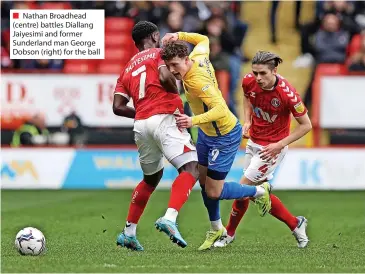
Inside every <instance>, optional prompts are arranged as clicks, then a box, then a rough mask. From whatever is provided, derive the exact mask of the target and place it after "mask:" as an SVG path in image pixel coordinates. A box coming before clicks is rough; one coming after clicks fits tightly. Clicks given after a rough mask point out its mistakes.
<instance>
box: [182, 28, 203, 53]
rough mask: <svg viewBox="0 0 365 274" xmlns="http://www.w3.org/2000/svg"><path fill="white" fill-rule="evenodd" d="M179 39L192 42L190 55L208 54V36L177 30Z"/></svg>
mask: <svg viewBox="0 0 365 274" xmlns="http://www.w3.org/2000/svg"><path fill="white" fill-rule="evenodd" d="M177 35H178V37H179V40H182V41H185V42H188V43H190V44H193V45H194V46H195V47H194V49H193V51H192V53H191V56H194V55H199V54H206V55H208V56H209V52H210V50H209V38H208V37H207V36H205V35H201V34H199V33H193V32H178V33H177Z"/></svg>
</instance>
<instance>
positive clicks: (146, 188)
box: [127, 181, 155, 224]
mask: <svg viewBox="0 0 365 274" xmlns="http://www.w3.org/2000/svg"><path fill="white" fill-rule="evenodd" d="M154 190H155V188H154V187H152V186H150V185H148V184H146V183H145V182H144V181H142V182H140V183H139V184H138V185H137V186H136V188H135V189H134V191H133V193H132V200H131V203H130V205H129V211H128V217H127V221H128V222H131V223H134V224H137V223H138V221H139V218H141V215H142V213H143V211H144V208H145V207H146V205H147V202H148V200H149V199H150V196H151V194H152V192H153V191H154Z"/></svg>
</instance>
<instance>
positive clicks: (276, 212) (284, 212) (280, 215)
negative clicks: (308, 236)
mask: <svg viewBox="0 0 365 274" xmlns="http://www.w3.org/2000/svg"><path fill="white" fill-rule="evenodd" d="M270 198H271V211H270V214H271V215H272V216H274V217H275V218H276V219H278V220H280V221H282V222H284V223H285V224H286V225H287V226H288V227H289V228H290V230H291V231H293V230H294V229H295V228H296V227H297V225H298V220H297V218H296V217H295V216H293V215H292V214H291V213H290V212H289V210H288V209H287V208H286V207H285V206H284V204H283V203H282V202H281V201H280V199H279V198H278V197H276V196H275V195H273V194H270Z"/></svg>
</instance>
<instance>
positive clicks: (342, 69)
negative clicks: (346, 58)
mask: <svg viewBox="0 0 365 274" xmlns="http://www.w3.org/2000/svg"><path fill="white" fill-rule="evenodd" d="M346 71H347V69H346V66H345V65H342V64H319V65H318V66H317V70H316V74H318V73H320V74H322V75H323V74H325V75H341V74H343V73H346Z"/></svg>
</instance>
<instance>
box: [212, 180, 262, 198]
mask: <svg viewBox="0 0 365 274" xmlns="http://www.w3.org/2000/svg"><path fill="white" fill-rule="evenodd" d="M264 193H265V190H264V189H263V188H262V187H256V186H249V185H241V184H240V183H235V182H229V183H227V182H225V183H224V184H223V189H222V192H221V195H220V196H219V200H232V199H241V198H245V197H260V196H262V195H263V194H264Z"/></svg>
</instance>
